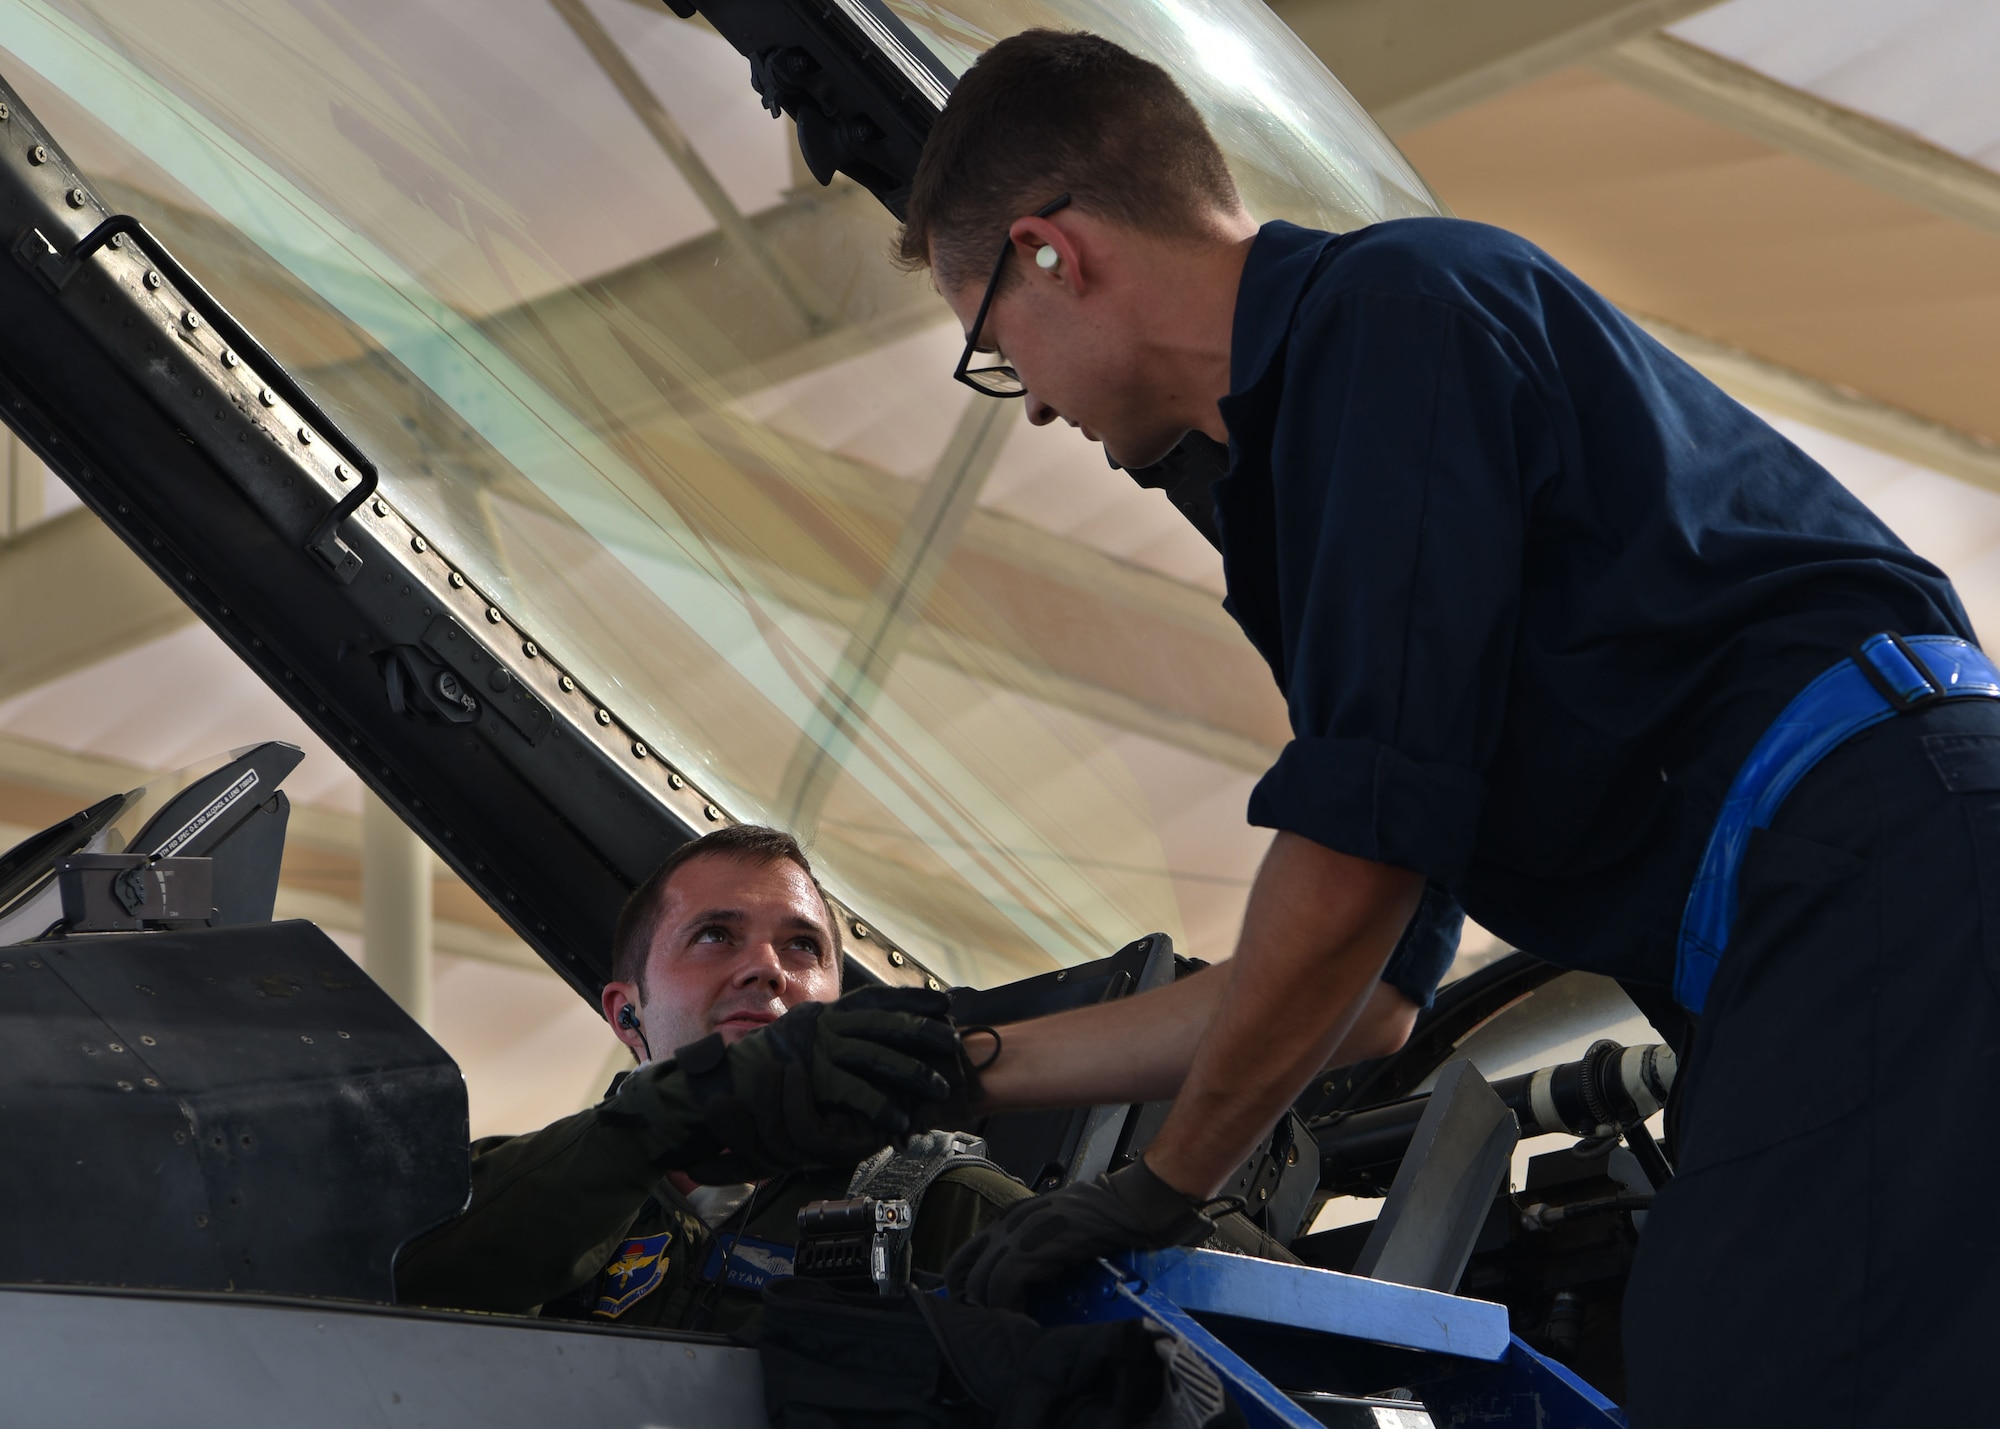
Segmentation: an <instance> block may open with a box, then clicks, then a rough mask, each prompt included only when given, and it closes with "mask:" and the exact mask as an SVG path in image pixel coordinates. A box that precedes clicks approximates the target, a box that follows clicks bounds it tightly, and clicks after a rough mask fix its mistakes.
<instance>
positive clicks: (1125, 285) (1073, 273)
mask: <svg viewBox="0 0 2000 1429" xmlns="http://www.w3.org/2000/svg"><path fill="white" fill-rule="evenodd" d="M1079 225H1084V226H1087V228H1086V232H1087V234H1088V235H1089V236H1091V237H1093V238H1095V240H1096V241H1095V242H1093V243H1090V244H1089V245H1088V246H1080V245H1079V244H1077V243H1075V242H1072V235H1071V234H1069V233H1067V232H1061V231H1059V230H1057V229H1056V227H1055V225H1053V224H1052V223H1050V222H1048V221H1047V220H1044V219H1030V220H1024V221H1023V223H1022V224H1020V225H1017V229H1020V230H1022V231H1023V234H1024V236H1021V237H1017V241H1016V242H1015V245H1014V248H1013V250H1012V253H1011V255H1010V256H1009V258H1008V260H1007V262H1008V265H1009V268H1010V270H1011V271H1010V272H1009V273H1008V275H1007V277H1008V280H1009V281H1007V282H1005V283H1004V284H1003V285H1002V287H1001V289H1000V291H999V292H998V293H996V294H995V295H994V299H993V304H992V306H991V307H989V308H988V309H987V312H986V322H985V323H984V325H983V326H982V327H981V328H980V332H979V348H980V350H981V351H982V352H986V353H990V354H996V355H997V356H998V357H999V359H1000V360H1002V361H1004V362H1006V363H1007V364H1008V365H1010V366H1011V367H1013V369H1014V370H1015V371H1016V372H1018V373H1020V374H1021V379H1022V381H1023V383H1025V384H1026V386H1027V389H1028V390H1027V394H1026V396H1025V397H1024V398H1023V399H1022V400H1023V402H1024V403H1025V405H1026V407H1027V415H1028V420H1029V421H1030V422H1032V423H1034V424H1035V425H1036V426H1038V427H1040V426H1046V425H1048V424H1049V423H1050V422H1053V421H1056V420H1057V419H1058V418H1060V419H1061V420H1063V421H1065V422H1067V423H1069V425H1070V426H1072V427H1075V428H1077V429H1078V430H1079V431H1081V432H1082V433H1083V435H1084V436H1086V437H1088V438H1089V439H1090V440H1091V441H1094V442H1101V443H1103V445H1104V449H1105V450H1106V451H1107V452H1109V453H1110V454H1111V456H1112V457H1113V458H1114V459H1115V460H1116V461H1117V462H1118V463H1119V464H1120V465H1122V466H1126V467H1141V466H1150V465H1152V464H1153V463H1154V462H1156V461H1158V460H1160V459H1161V458H1162V457H1164V456H1165V455H1166V454H1167V453H1168V452H1170V451H1172V450H1173V448H1174V444H1175V443H1176V442H1178V441H1179V440H1180V439H1181V437H1182V436H1183V435H1185V434H1186V431H1187V423H1186V422H1185V421H1184V420H1181V419H1180V418H1179V417H1178V416H1177V415H1176V413H1175V411H1174V409H1173V405H1172V401H1171V398H1172V394H1171V393H1169V392H1165V391H1163V390H1162V389H1161V387H1160V385H1159V383H1158V382H1157V380H1156V379H1157V374H1156V373H1153V372H1151V371H1149V370H1147V369H1146V364H1145V363H1143V362H1142V361H1139V360H1138V359H1137V358H1136V356H1135V354H1136V352H1137V348H1138V342H1137V331H1136V327H1135V324H1134V322H1133V321H1132V305H1133V304H1134V303H1135V302H1154V303H1156V302H1161V301H1171V297H1170V296H1168V295H1161V294H1157V293H1155V294H1147V295H1139V294H1135V293H1134V292H1133V291H1131V288H1132V284H1131V283H1130V281H1129V279H1128V275H1127V273H1126V271H1125V268H1124V267H1123V266H1122V265H1121V261H1120V260H1121V259H1122V258H1123V257H1124V255H1123V254H1121V253H1120V252H1119V251H1118V235H1115V234H1111V233H1109V232H1108V231H1107V230H1105V229H1104V228H1103V226H1102V225H1099V224H1096V223H1094V222H1093V221H1091V220H1089V219H1087V218H1084V217H1082V216H1075V217H1073V218H1072V227H1077V226H1079ZM1045 236H1046V237H1049V238H1052V239H1054V240H1055V241H1056V242H1057V243H1058V244H1060V246H1061V249H1062V250H1064V255H1065V256H1064V257H1063V259H1062V261H1061V262H1059V263H1058V264H1057V265H1056V266H1055V267H1054V268H1043V267H1041V266H1039V265H1038V264H1037V263H1036V262H1035V261H1034V255H1035V252H1036V251H1037V250H1038V248H1039V247H1040V241H1041V239H1042V238H1043V237H1045ZM985 288H986V284H985V278H984V277H983V276H981V277H978V278H976V279H974V280H973V281H969V282H967V283H963V284H958V285H954V286H952V287H949V288H947V289H944V290H942V291H943V295H944V299H945V301H946V302H947V303H949V304H950V305H951V308H952V311H953V312H954V313H956V314H957V315H958V320H959V324H960V326H961V327H962V328H964V329H966V330H967V331H970V329H971V327H972V320H973V318H974V317H976V316H977V315H978V312H979V300H980V298H981V297H982V296H984V294H985Z"/></svg>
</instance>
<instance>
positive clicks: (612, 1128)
mask: <svg viewBox="0 0 2000 1429" xmlns="http://www.w3.org/2000/svg"><path fill="white" fill-rule="evenodd" d="M852 1175H853V1169H852V1168H851V1167H850V1168H847V1169H842V1170H821V1171H802V1172H792V1173H789V1174H787V1175H784V1176H779V1177H776V1178H774V1179H773V1180H770V1181H767V1182H765V1183H764V1184H763V1185H762V1186H760V1187H758V1188H757V1192H756V1195H755V1198H754V1200H752V1201H751V1202H748V1203H746V1204H745V1205H744V1206H743V1207H741V1208H739V1209H738V1210H737V1211H736V1212H735V1213H734V1214H732V1215H731V1216H730V1217H729V1218H728V1219H726V1220H725V1221H724V1222H723V1223H722V1225H721V1226H720V1227H718V1230H719V1231H720V1232H721V1233H722V1234H723V1235H724V1236H725V1237H728V1236H735V1237H741V1239H739V1240H735V1241H733V1242H729V1244H730V1245H731V1254H730V1256H729V1260H730V1267H729V1269H730V1274H729V1275H728V1277H727V1279H726V1280H719V1279H718V1278H717V1276H716V1271H717V1270H718V1269H719V1268H720V1263H721V1256H720V1254H719V1253H718V1251H717V1236H716V1234H715V1233H712V1232H711V1231H710V1230H709V1228H708V1227H707V1226H706V1225H704V1224H703V1223H702V1221H701V1218H700V1217H699V1216H697V1215H696V1214H695V1211H694V1208H693V1207H692V1206H690V1205H689V1204H688V1202H687V1200H686V1198H685V1197H683V1196H682V1195H681V1194H680V1193H679V1192H678V1191H676V1190H675V1189H674V1188H673V1187H672V1186H671V1185H669V1184H668V1183H667V1182H666V1181H665V1179H664V1178H663V1177H662V1176H661V1174H660V1172H659V1170H658V1169H657V1168H656V1167H655V1166H654V1165H653V1164H652V1162H651V1160H650V1157H649V1154H648V1147H647V1145H646V1132H645V1130H644V1128H642V1127H638V1126H627V1125H619V1124H616V1123H615V1121H612V1120H606V1119H601V1118H600V1117H599V1116H598V1113H597V1109H596V1108H592V1109H590V1110H588V1111H581V1112H578V1113H577V1114H576V1115H574V1116H569V1117H564V1118H563V1119H562V1120H561V1121H558V1122H554V1123H552V1124H550V1125H549V1126H546V1127H544V1128H543V1129H542V1130H540V1131H536V1132H531V1133H528V1134H527V1135H524V1136H491V1137H485V1138H483V1139H481V1140H479V1141H476V1142H474V1143H473V1146H472V1203H471V1205H470V1206H469V1207H468V1208H467V1210H466V1212H465V1213H464V1214H463V1215H461V1216H459V1217H458V1218H457V1219H456V1220H453V1221H449V1222H447V1223H446V1224H444V1225H442V1226H440V1227H438V1228H437V1229H436V1230H434V1231H431V1232H430V1233H429V1234H427V1235H425V1236H423V1237H422V1238H421V1239H419V1240H417V1241H416V1242H414V1243H413V1244H412V1245H410V1246H409V1247H408V1248H407V1249H406V1250H405V1251H404V1252H403V1254H402V1255H401V1256H400V1257H399V1258H398V1260H397V1264H396V1290H397V1296H398V1298H399V1299H400V1300H401V1301H403V1302H404V1303H405V1304H417V1305H431V1306H436V1307H440V1308H450V1309H456V1310H484V1311H490V1312H494V1313H499V1314H510V1315H548V1316H559V1317H562V1318H569V1319H584V1320H592V1321H595V1322H597V1323H600V1324H618V1325H646V1326H657V1327H662V1328H671V1329H684V1330H715V1331H718V1332H722V1333H727V1332H729V1331H732V1330H736V1329H739V1328H742V1327H743V1326H745V1325H747V1324H749V1323H751V1322H752V1321H754V1320H755V1319H756V1318H757V1316H758V1315H759V1313H760V1312H761V1308H762V1301H761V1300H760V1298H759V1296H758V1294H757V1291H756V1289H755V1288H754V1285H753V1284H751V1283H748V1282H752V1281H756V1280H758V1279H760V1278H761V1277H762V1275H763V1274H764V1273H766V1272H767V1271H770V1270H775V1271H777V1272H778V1273H784V1271H785V1268H786V1267H785V1265H784V1264H783V1263H782V1261H780V1262H778V1263H776V1264H774V1263H773V1257H772V1254H771V1250H770V1248H774V1247H782V1248H783V1249H784V1251H786V1252H789V1250H790V1248H791V1246H792V1245H793V1243H794V1242H795V1241H796V1240H797V1237H798V1213H799V1207H801V1206H802V1205H804V1204H805V1203H806V1202H807V1201H814V1200H826V1199H837V1198H839V1197H842V1196H845V1195H846V1194H847V1185H848V1181H849V1179H850V1178H851V1177H852ZM1027 1195H1028V1191H1027V1188H1026V1187H1024V1186H1022V1185H1021V1183H1020V1182H1018V1181H1016V1180H1014V1179H1013V1178H1012V1177H1010V1176H1007V1175H1005V1174H1004V1173H1002V1172H1000V1171H997V1170H995V1169H993V1168H991V1167H988V1166H982V1165H978V1164H969V1165H962V1166H955V1167H952V1168H950V1169H947V1170H946V1171H945V1172H943V1173H942V1174H941V1175H940V1176H939V1177H938V1178H937V1180H936V1181H934V1182H933V1183H932V1184H931V1187H930V1189H929V1191H927V1192H926V1193H925V1195H924V1198H923V1201H922V1203H921V1205H920V1207H919V1209H918V1213H917V1224H916V1229H915V1232H914V1234H913V1236H912V1238H911V1242H910V1259H911V1264H912V1265H913V1267H914V1268H915V1269H917V1270H922V1271H930V1272H933V1273H938V1274H941V1273H942V1272H943V1270H944V1266H945V1262H946V1261H947V1260H949V1259H950V1258H951V1255H952V1252H953V1251H955V1250H957V1249H958V1247H959V1246H961V1245H963V1244H964V1243H965V1242H966V1241H967V1240H969V1239H971V1238H972V1236H974V1235H975V1234H977V1233H978V1232H979V1231H980V1230H981V1229H983V1228H984V1227H985V1226H987V1225H989V1224H991V1223H992V1222H993V1221H995V1220H998V1219H999V1218H1000V1215H1001V1213H1002V1212H1003V1211H1005V1210H1006V1209H1007V1207H1009V1206H1011V1205H1013V1204H1014V1203H1015V1202H1016V1201H1019V1200H1022V1199H1025V1198H1026V1197H1027ZM786 1258H788V1256H787V1257H786Z"/></svg>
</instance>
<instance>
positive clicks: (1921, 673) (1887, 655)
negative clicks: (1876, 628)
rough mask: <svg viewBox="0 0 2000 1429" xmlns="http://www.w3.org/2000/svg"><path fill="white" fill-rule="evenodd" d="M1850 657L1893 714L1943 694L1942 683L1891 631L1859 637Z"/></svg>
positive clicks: (1937, 699) (1903, 711)
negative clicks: (1860, 639) (1862, 638)
mask: <svg viewBox="0 0 2000 1429" xmlns="http://www.w3.org/2000/svg"><path fill="white" fill-rule="evenodd" d="M1853 659H1854V667H1855V668H1856V669H1857V670H1859V671H1860V672H1861V673H1862V674H1863V675H1865V676H1866V677H1867V679H1868V683H1869V684H1871V685H1873V686H1874V687H1875V689H1876V692H1877V693H1878V694H1880V695H1881V696H1882V698H1883V699H1885V700H1887V701H1888V702H1889V705H1890V707H1891V708H1892V709H1894V710H1895V711H1896V713H1897V714H1908V713H1909V712H1910V711H1911V710H1920V709H1923V708H1924V707H1925V706H1927V705H1934V704H1936V703H1937V702H1938V701H1940V700H1942V699H1943V698H1944V697H1945V687H1944V684H1943V682H1942V681H1940V680H1939V679H1938V678H1937V677H1936V676H1935V675H1933V674H1932V673H1931V671H1930V666H1928V665H1926V664H1925V663H1924V662H1923V657H1921V656H1920V655H1918V654H1917V652H1916V651H1915V650H1912V649H1911V648H1910V643H1909V642H1908V641H1907V640H1905V639H1903V637H1902V636H1900V635H1897V634H1895V633H1894V632H1893V631H1884V632H1882V633H1881V634H1879V635H1871V636H1869V637H1868V638H1867V639H1866V640H1863V641H1862V642H1861V643H1860V644H1859V645H1856V646H1855V647H1854V655H1853Z"/></svg>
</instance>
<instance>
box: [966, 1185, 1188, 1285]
mask: <svg viewBox="0 0 2000 1429" xmlns="http://www.w3.org/2000/svg"><path fill="white" fill-rule="evenodd" d="M1201 1204H1202V1203H1200V1202H1198V1201H1196V1200H1194V1199H1193V1198H1192V1197H1189V1196H1185V1195H1183V1194H1181V1193H1180V1192H1179V1191H1176V1190H1175V1189H1174V1188H1173V1187H1172V1186H1169V1185H1168V1184H1167V1183H1166V1182H1165V1181H1162V1180H1161V1179H1160V1178H1159V1177H1158V1176H1155V1175H1154V1174H1153V1172H1152V1168H1151V1167H1149V1166H1147V1165H1146V1163H1145V1161H1144V1159H1141V1160H1138V1161H1135V1162H1133V1163H1132V1164H1131V1165H1130V1166H1127V1167H1125V1168H1124V1169H1123V1170H1122V1171H1117V1172H1114V1173H1113V1174H1111V1175H1109V1176H1099V1177H1098V1178H1097V1179H1096V1180H1094V1181H1079V1182H1075V1183H1073V1184H1071V1185H1068V1186H1064V1187H1063V1188H1062V1189H1061V1190H1059V1191H1051V1192H1049V1193H1048V1194H1047V1195H1045V1196H1035V1197H1033V1198H1031V1199H1029V1200H1026V1201H1022V1202H1020V1203H1019V1204H1017V1205H1015V1206H1014V1207H1013V1208H1012V1209H1011V1210H1009V1211H1008V1212H1007V1214H1006V1215H1004V1216H1002V1217H1001V1218H1000V1219H999V1220H997V1221H995V1222H994V1223H993V1224H992V1225H990V1226H988V1227H987V1228H986V1229H985V1230H983V1231H981V1232H980V1233H979V1234H978V1235H976V1236H974V1237H973V1238H972V1239H971V1240H969V1241H967V1242H966V1243H965V1244H964V1245H962V1246H960V1247H959V1250H958V1254H956V1255H954V1256H953V1257H952V1258H951V1263H950V1264H948V1265H947V1266H945V1270H944V1283H945V1288H946V1289H947V1290H949V1291H950V1292H951V1294H952V1295H953V1296H955V1297H958V1298H960V1299H964V1300H969V1301H971V1302H972V1303H973V1304H975V1305H986V1306H990V1307H992V1308H994V1309H997V1310H1018V1309H1021V1308H1022V1306H1023V1305H1024V1304H1025V1303H1026V1301H1027V1298H1028V1291H1029V1290H1030V1289H1031V1288H1032V1287H1034V1286H1036V1285H1039V1284H1041V1283H1042V1282H1044V1281H1047V1280H1053V1279H1055V1278H1056V1277H1058V1276H1060V1275H1061V1274H1062V1273H1063V1272H1064V1271H1066V1270H1070V1269H1073V1268H1075V1267H1076V1266H1079V1265H1083V1264H1086V1263H1088V1262H1089V1261H1092V1260H1094V1259H1096V1258H1097V1257H1098V1256H1100V1255H1105V1254H1107V1253H1109V1252H1111V1251H1114V1250H1137V1249H1151V1248H1154V1247H1158V1246H1168V1245H1193V1244H1195V1243H1196V1242H1198V1241H1202V1240H1206V1239H1207V1238H1208V1236H1209V1233H1210V1232H1211V1231H1213V1230H1214V1229H1215V1222H1214V1221H1212V1220H1210V1219H1209V1218H1208V1216H1206V1215H1205V1214H1203V1212H1202V1209H1201Z"/></svg>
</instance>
